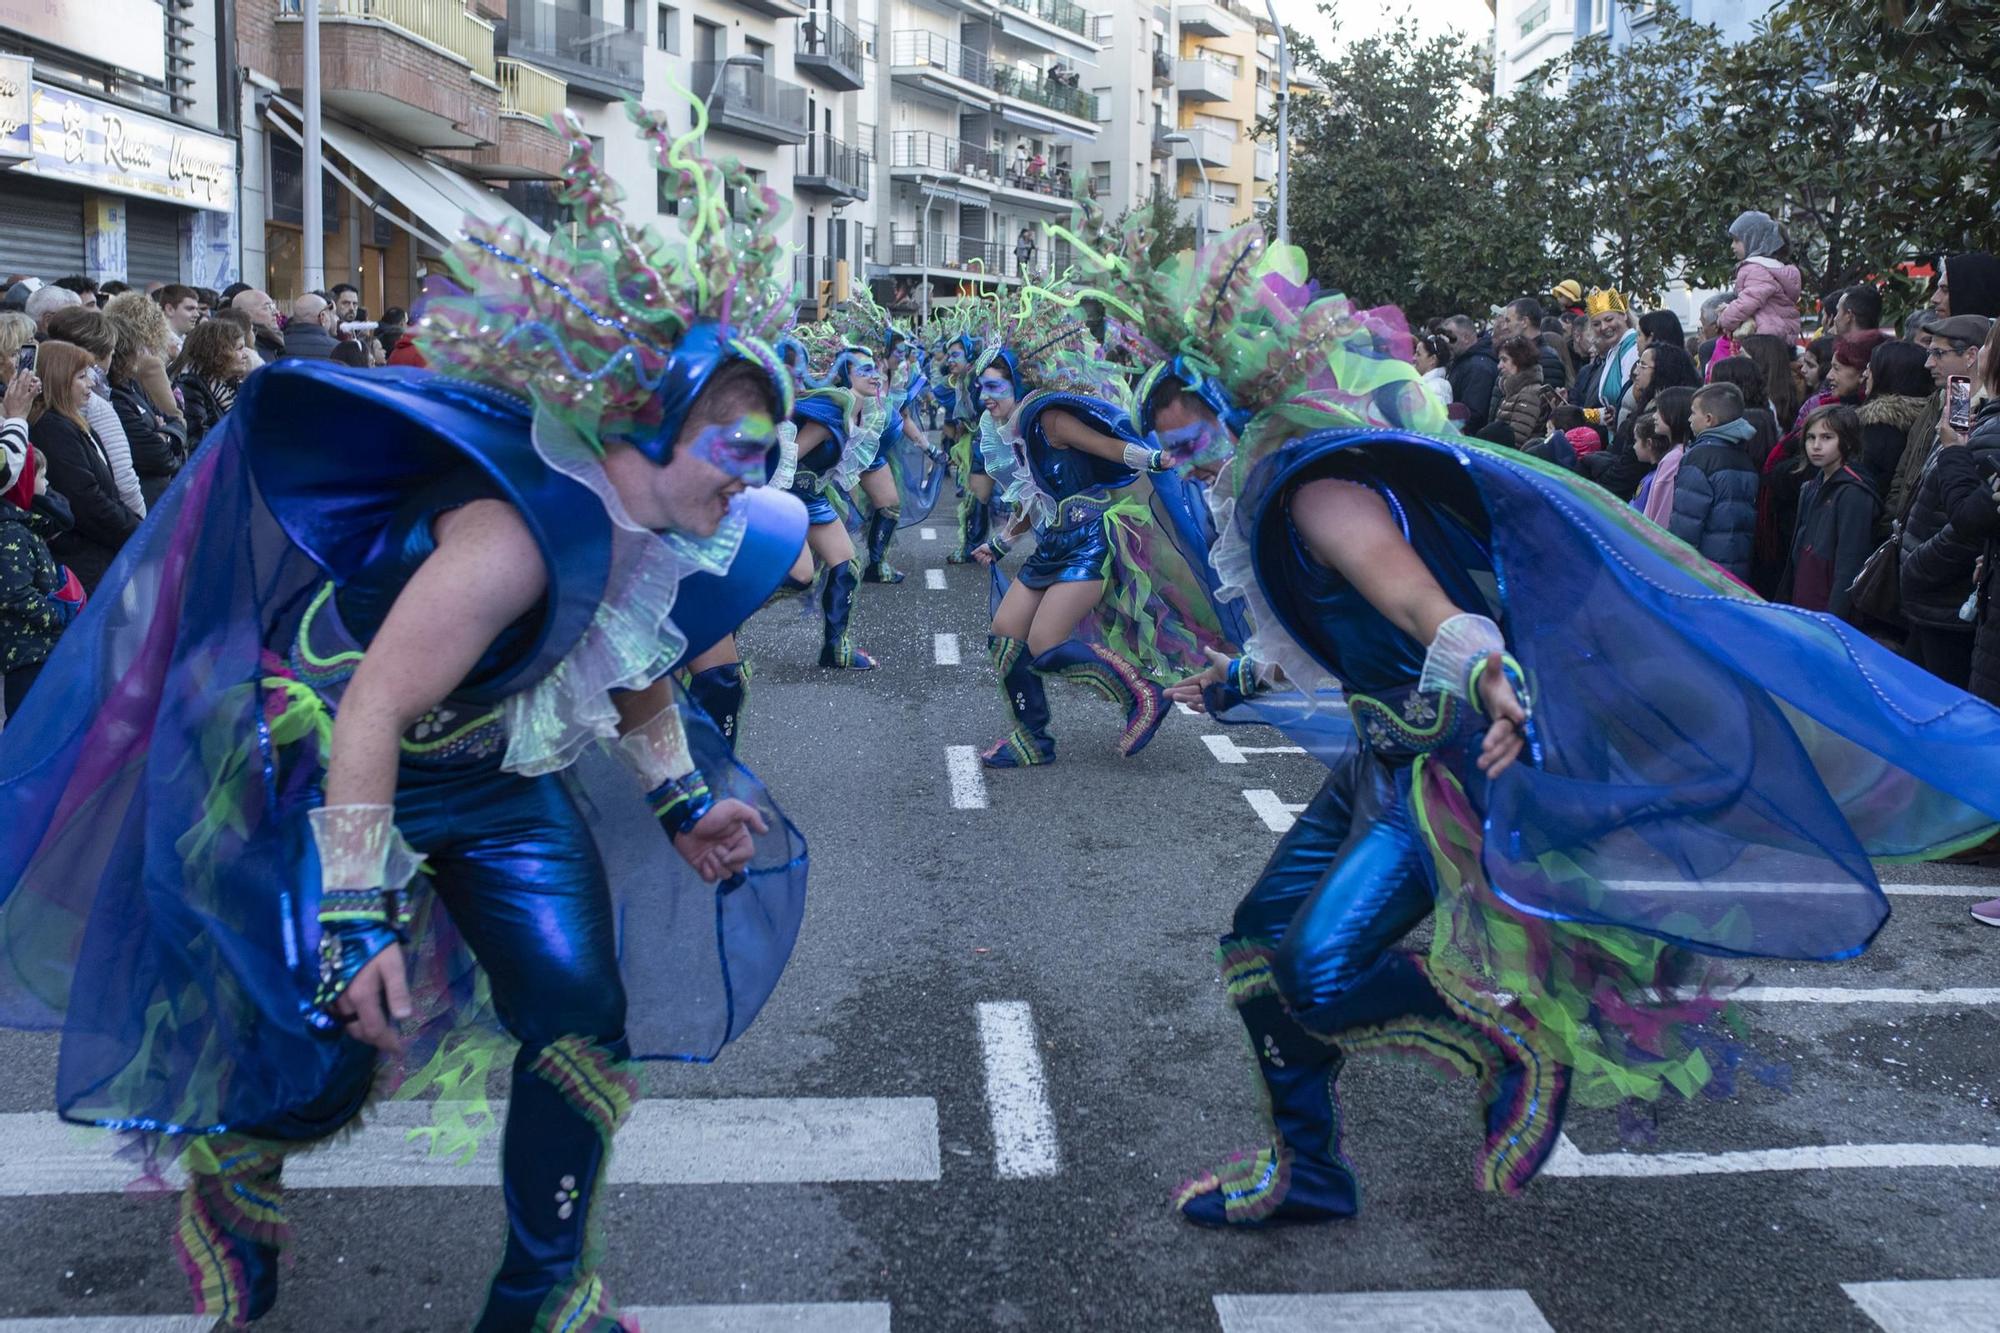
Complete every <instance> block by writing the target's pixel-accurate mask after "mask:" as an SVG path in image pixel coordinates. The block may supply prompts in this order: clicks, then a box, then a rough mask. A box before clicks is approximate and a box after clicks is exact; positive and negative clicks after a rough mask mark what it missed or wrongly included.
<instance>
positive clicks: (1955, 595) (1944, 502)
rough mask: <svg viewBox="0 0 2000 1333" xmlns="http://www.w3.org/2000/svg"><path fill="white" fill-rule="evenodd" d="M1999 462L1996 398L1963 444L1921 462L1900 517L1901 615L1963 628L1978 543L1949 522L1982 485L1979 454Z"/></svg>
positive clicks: (1998, 403) (1914, 620) (1999, 410)
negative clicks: (1905, 512)
mask: <svg viewBox="0 0 2000 1333" xmlns="http://www.w3.org/2000/svg"><path fill="white" fill-rule="evenodd" d="M1982 456H1983V457H1985V458H1988V459H1990V460H1992V461H1993V462H1995V463H2000V400H1996V401H1993V402H1988V403H1986V404H1984V405H1983V406H1981V408H1980V409H1979V413H1978V415H1977V416H1975V417H1974V418H1973V419H1972V434H1971V436H1970V437H1969V438H1968V439H1967V441H1966V443H1965V444H1964V445H1962V446H1953V447H1940V448H1938V449H1937V450H1936V451H1934V452H1933V453H1932V454H1931V459H1930V462H1929V463H1927V464H1925V466H1924V471H1923V475H1922V477H1921V478H1920V479H1919V480H1918V482H1917V490H1916V498H1915V500H1914V501H1913V502H1912V504H1911V505H1910V514H1909V517H1908V518H1907V519H1906V520H1905V521H1904V523H1903V566H1902V576H1903V587H1902V591H1903V616H1904V618H1905V619H1907V620H1908V621H1909V622H1910V623H1911V624H1913V625H1923V626H1926V627H1928V628H1931V629H1947V630H1966V631H1968V632H1969V631H1970V630H1971V629H1972V626H1971V625H1969V624H1967V623H1966V622H1965V621H1964V620H1961V619H1960V618H1959V614H1958V612H1959V608H1960V607H1962V606H1964V605H1965V599H1966V598H1967V597H1969V596H1971V595H1972V574H1973V566H1974V565H1975V564H1977V563H1978V560H1979V553H1980V549H1981V548H1980V543H1978V542H1977V541H1975V540H1974V539H1973V538H1972V537H1970V536H1968V535H1967V534H1965V533H1963V532H1960V531H1959V530H1958V529H1957V528H1954V527H1953V526H1952V524H1951V516H1952V514H1953V513H1954V512H1955V511H1956V510H1957V509H1958V507H1959V505H1960V504H1962V503H1964V501H1965V499H1966V497H1968V496H1970V495H1972V494H1973V493H1974V492H1975V491H1979V490H1983V489H1985V485H1986V480H1985V474H1984V473H1982V472H1981V471H1980V468H1979V463H1978V461H1977V460H1978V459H1979V458H1980V457H1982Z"/></svg>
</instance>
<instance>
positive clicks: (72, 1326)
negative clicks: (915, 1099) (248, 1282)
mask: <svg viewBox="0 0 2000 1333" xmlns="http://www.w3.org/2000/svg"><path fill="white" fill-rule="evenodd" d="M214 1327H215V1316H214V1315H200V1314H151V1315H148V1314H139V1315H80V1316H78V1317H76V1318H74V1319H0V1333H209V1330H210V1329H212V1328H214ZM883 1327H884V1328H887V1327H888V1325H886V1324H884V1325H883Z"/></svg>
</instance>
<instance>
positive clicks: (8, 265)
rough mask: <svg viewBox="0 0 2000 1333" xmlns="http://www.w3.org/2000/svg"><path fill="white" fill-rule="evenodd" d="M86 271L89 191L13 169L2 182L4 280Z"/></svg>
mask: <svg viewBox="0 0 2000 1333" xmlns="http://www.w3.org/2000/svg"><path fill="white" fill-rule="evenodd" d="M81 272H83V195H82V194H81V193H79V192H76V191H72V190H65V189H62V188H60V187H53V186H49V185H44V184H42V183H41V182H39V181H36V180H33V179H31V178H29V177H26V176H23V175H21V174H20V173H18V172H9V173H7V175H6V178H5V179H4V180H0V278H4V277H6V276H7V274H9V273H27V274H31V275H33V276H35V277H38V278H40V279H41V280H42V281H44V282H49V281H53V280H54V279H56V278H63V277H68V276H69V275H70V274H72V273H81Z"/></svg>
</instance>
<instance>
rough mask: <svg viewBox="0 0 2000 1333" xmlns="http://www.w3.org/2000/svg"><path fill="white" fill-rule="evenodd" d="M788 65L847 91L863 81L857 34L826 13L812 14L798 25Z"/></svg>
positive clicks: (861, 84)
mask: <svg viewBox="0 0 2000 1333" xmlns="http://www.w3.org/2000/svg"><path fill="white" fill-rule="evenodd" d="M792 64H793V65H794V67H796V68H797V69H798V71H799V73H801V74H806V75H814V76H818V77H820V78H822V79H824V80H825V81H826V82H827V83H829V84H832V85H833V86H835V87H837V88H842V89H845V90H847V91H849V92H858V91H860V89H861V88H862V86H863V84H864V80H863V78H862V75H861V37H860V34H858V33H856V32H855V31H854V29H852V28H850V27H848V26H847V25H846V24H845V23H842V22H841V21H840V20H839V19H837V18H833V17H830V16H829V15H826V14H817V13H816V14H813V15H811V16H809V17H808V18H807V19H806V21H805V22H803V23H801V24H800V25H799V29H798V48H797V51H796V54H795V56H794V58H793V61H792Z"/></svg>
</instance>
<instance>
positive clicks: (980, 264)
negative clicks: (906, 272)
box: [889, 227, 1014, 278]
mask: <svg viewBox="0 0 2000 1333" xmlns="http://www.w3.org/2000/svg"><path fill="white" fill-rule="evenodd" d="M1013 258H1014V257H1013V255H1012V254H1011V253H1009V251H1008V249H1007V247H1006V246H1005V245H1002V244H1001V243H1000V242H999V241H989V240H986V239H984V238H982V237H977V236H953V235H952V234H951V233H949V232H943V231H935V230H933V231H929V232H926V231H924V230H922V229H921V228H918V227H891V228H890V229H889V267H890V268H943V269H956V270H958V271H960V272H964V273H968V274H985V275H988V276H990V277H993V278H1005V277H1006V276H1008V269H1009V267H1010V266H1011V265H1012V263H1013Z"/></svg>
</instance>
